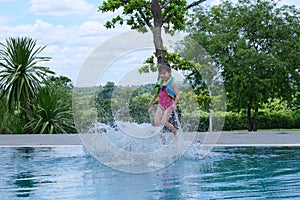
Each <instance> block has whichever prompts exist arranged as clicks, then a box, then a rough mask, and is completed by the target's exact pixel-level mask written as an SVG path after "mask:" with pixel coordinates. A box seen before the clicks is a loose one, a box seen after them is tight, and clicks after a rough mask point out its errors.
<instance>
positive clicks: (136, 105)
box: [129, 93, 152, 123]
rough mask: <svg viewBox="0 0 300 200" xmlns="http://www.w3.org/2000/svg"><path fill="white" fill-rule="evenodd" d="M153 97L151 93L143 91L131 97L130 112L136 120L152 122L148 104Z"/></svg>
mask: <svg viewBox="0 0 300 200" xmlns="http://www.w3.org/2000/svg"><path fill="white" fill-rule="evenodd" d="M151 98H152V95H151V94H149V93H148V94H146V93H142V94H140V95H135V96H134V97H132V98H130V104H129V113H130V117H131V119H132V120H133V121H134V122H137V123H145V122H150V118H149V114H148V104H149V102H150V100H151Z"/></svg>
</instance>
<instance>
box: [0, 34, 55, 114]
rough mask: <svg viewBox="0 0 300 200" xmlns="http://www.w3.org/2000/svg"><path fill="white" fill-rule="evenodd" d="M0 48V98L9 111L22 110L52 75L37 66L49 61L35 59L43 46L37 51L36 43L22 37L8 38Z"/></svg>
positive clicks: (47, 70)
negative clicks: (4, 101)
mask: <svg viewBox="0 0 300 200" xmlns="http://www.w3.org/2000/svg"><path fill="white" fill-rule="evenodd" d="M0 47H1V49H0V67H1V71H0V89H1V91H2V94H1V97H6V98H7V106H8V109H9V110H10V111H13V110H19V109H20V107H24V108H25V107H27V106H28V100H29V99H31V98H33V97H34V96H35V95H36V92H37V90H38V88H40V87H41V84H42V83H43V81H45V79H46V77H47V75H49V74H54V72H52V71H51V70H49V69H48V68H47V67H43V66H39V65H38V63H40V62H44V61H49V60H50V58H49V57H43V56H38V54H39V53H41V52H42V51H43V50H44V49H45V47H46V46H41V47H37V45H36V40H33V39H31V38H29V37H22V38H9V39H7V40H6V43H0ZM24 117H25V116H24ZM25 118H26V117H25ZM27 118H28V117H27Z"/></svg>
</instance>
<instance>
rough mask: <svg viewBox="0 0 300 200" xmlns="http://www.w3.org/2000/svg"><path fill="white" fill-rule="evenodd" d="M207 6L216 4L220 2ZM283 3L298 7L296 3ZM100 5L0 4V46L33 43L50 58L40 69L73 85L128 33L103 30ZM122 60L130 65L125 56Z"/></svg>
mask: <svg viewBox="0 0 300 200" xmlns="http://www.w3.org/2000/svg"><path fill="white" fill-rule="evenodd" d="M207 2H208V3H209V4H217V3H219V2H220V1H219V0H208V1H207ZM282 2H284V3H285V4H290V5H296V6H297V7H300V1H299V0H284V1H282ZM101 3H102V0H51V1H45V0H0V7H1V13H0V42H5V40H6V39H7V38H9V37H24V36H29V37H31V38H33V39H36V41H37V44H38V46H44V45H46V48H45V49H44V51H43V52H42V53H41V54H40V55H43V56H50V57H51V60H50V61H49V62H47V63H45V64H43V65H44V66H47V67H49V68H50V69H51V70H52V71H54V72H55V73H56V75H57V76H60V75H63V76H67V77H69V78H70V79H71V80H72V81H73V82H75V80H77V78H78V76H80V75H81V74H82V66H84V65H85V64H86V63H87V60H88V59H89V58H90V56H91V54H93V52H95V50H96V49H97V48H99V46H101V45H103V44H104V43H105V42H107V41H109V40H110V39H112V38H114V37H117V36H118V35H120V34H123V33H126V32H128V31H129V30H130V29H129V27H127V26H118V27H116V28H115V29H106V28H105V27H104V26H103V25H104V24H105V22H106V21H107V20H109V19H111V18H112V17H113V16H115V15H116V14H115V13H101V12H97V9H98V7H99V6H100V5H101ZM108 45H109V43H108ZM124 45H126V44H125V43H124ZM142 51H146V52H151V49H149V48H148V46H147V47H145V48H142V50H141V51H135V52H134V55H135V56H136V57H137V58H139V59H138V60H135V61H134V62H136V63H139V62H142V60H141V58H142V57H143V56H141V54H142V53H141V52H142ZM131 53H132V52H131ZM123 54H126V53H124V52H123ZM119 56H120V55H119ZM102 57H103V56H102ZM121 57H123V59H125V60H126V63H127V64H128V63H130V62H129V61H130V59H129V58H126V55H121ZM116 60H118V59H116ZM129 65H130V64H129ZM119 66H120V64H119ZM122 70H123V72H122ZM131 70H132V69H131ZM117 71H120V73H124V67H123V68H122V67H118V68H115V69H113V73H117ZM110 73H112V72H110ZM98 75H99V74H98ZM87 78H88V77H87ZM100 79H101V78H100Z"/></svg>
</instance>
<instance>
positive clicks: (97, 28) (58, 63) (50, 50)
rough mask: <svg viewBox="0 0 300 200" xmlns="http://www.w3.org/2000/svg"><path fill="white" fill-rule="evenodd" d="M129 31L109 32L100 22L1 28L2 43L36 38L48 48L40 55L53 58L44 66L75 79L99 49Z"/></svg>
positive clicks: (37, 24) (40, 22)
mask: <svg viewBox="0 0 300 200" xmlns="http://www.w3.org/2000/svg"><path fill="white" fill-rule="evenodd" d="M127 30H128V28H126V27H120V28H117V29H112V30H106V29H105V28H104V27H103V25H102V24H101V23H99V22H98V21H85V22H84V23H82V24H79V25H69V26H66V25H54V24H51V23H49V22H45V21H43V20H41V19H37V20H36V21H35V22H34V23H33V24H22V25H17V26H7V25H2V26H1V28H0V41H1V42H3V41H4V40H5V39H7V38H8V37H23V36H29V37H31V38H34V39H36V40H37V43H38V46H43V45H46V46H47V47H46V48H45V49H44V51H43V52H42V53H41V54H42V55H43V56H50V57H51V58H52V59H51V61H49V62H46V63H44V65H45V66H48V67H50V69H51V70H53V71H54V72H56V74H57V75H64V76H68V77H69V78H71V79H72V80H75V79H76V76H77V73H78V71H79V69H80V67H81V65H82V64H83V63H84V61H85V59H86V58H87V57H88V55H89V54H90V53H91V52H92V51H93V50H94V49H95V48H96V47H97V46H99V45H100V44H101V43H103V42H104V41H105V40H107V39H109V38H111V37H113V36H114V35H117V34H119V33H122V32H124V31H127Z"/></svg>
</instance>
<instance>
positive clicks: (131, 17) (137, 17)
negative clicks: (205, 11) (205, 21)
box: [99, 0, 205, 63]
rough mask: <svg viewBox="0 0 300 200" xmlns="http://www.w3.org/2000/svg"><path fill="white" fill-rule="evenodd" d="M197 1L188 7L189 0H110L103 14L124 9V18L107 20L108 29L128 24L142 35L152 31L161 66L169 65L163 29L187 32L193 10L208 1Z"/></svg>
mask: <svg viewBox="0 0 300 200" xmlns="http://www.w3.org/2000/svg"><path fill="white" fill-rule="evenodd" d="M204 1H205V0H197V1H194V2H192V3H191V4H187V2H186V1H185V0H107V1H103V3H102V5H101V6H100V7H99V11H101V12H109V11H113V12H114V11H116V10H118V9H120V8H122V15H118V16H116V17H114V18H113V19H112V20H111V21H107V22H106V24H105V26H106V28H115V26H116V24H120V25H123V24H124V22H126V24H127V25H129V26H130V27H131V28H132V29H136V30H138V31H140V32H147V31H148V29H150V30H151V32H152V34H153V42H154V46H155V52H156V58H157V62H158V63H164V62H165V50H164V45H163V39H162V29H163V28H164V29H165V31H166V32H167V33H170V34H173V33H175V32H176V31H180V30H184V29H185V21H186V15H187V12H188V10H189V9H190V8H192V7H194V6H196V5H198V4H200V3H202V2H204Z"/></svg>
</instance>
